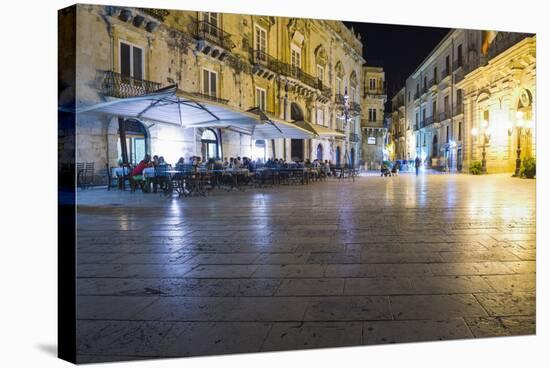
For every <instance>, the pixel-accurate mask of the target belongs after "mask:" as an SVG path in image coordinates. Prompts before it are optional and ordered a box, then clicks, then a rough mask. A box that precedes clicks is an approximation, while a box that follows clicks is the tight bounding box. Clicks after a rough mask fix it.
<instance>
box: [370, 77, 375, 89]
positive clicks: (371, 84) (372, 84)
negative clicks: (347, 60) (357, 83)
mask: <svg viewBox="0 0 550 368" xmlns="http://www.w3.org/2000/svg"><path fill="white" fill-rule="evenodd" d="M369 89H376V79H374V78H371V79H369Z"/></svg>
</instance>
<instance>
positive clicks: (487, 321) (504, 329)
mask: <svg viewBox="0 0 550 368" xmlns="http://www.w3.org/2000/svg"><path fill="white" fill-rule="evenodd" d="M465 320H466V323H467V324H468V326H470V329H471V331H472V332H473V334H474V336H475V337H497V336H519V335H534V334H535V333H536V321H535V317H534V316H517V317H467V318H465Z"/></svg>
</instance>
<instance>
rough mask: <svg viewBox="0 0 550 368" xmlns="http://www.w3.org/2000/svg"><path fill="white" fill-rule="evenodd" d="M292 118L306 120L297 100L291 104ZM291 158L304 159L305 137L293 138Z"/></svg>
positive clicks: (293, 119)
mask: <svg viewBox="0 0 550 368" xmlns="http://www.w3.org/2000/svg"><path fill="white" fill-rule="evenodd" d="M290 119H291V120H292V121H299V120H304V113H303V112H302V108H301V107H300V105H298V104H297V103H295V102H292V103H291V104H290ZM290 159H291V160H292V161H303V160H304V140H303V139H291V140H290Z"/></svg>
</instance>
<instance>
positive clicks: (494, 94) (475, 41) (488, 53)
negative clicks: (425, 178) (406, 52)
mask: <svg viewBox="0 0 550 368" xmlns="http://www.w3.org/2000/svg"><path fill="white" fill-rule="evenodd" d="M524 39H531V41H522V40H524ZM404 94H405V125H406V126H410V127H412V129H411V134H410V135H408V134H407V133H408V131H406V132H405V134H404V136H405V147H408V148H409V152H410V157H408V158H410V159H414V158H416V157H420V158H421V159H422V160H423V162H424V164H425V165H426V166H427V167H432V168H435V169H439V170H446V171H464V172H467V170H468V167H469V165H470V163H471V162H472V161H480V160H481V159H482V153H481V152H482V151H483V146H485V150H486V158H487V160H488V161H487V162H488V163H487V167H488V172H503V171H506V172H509V171H513V166H514V165H515V159H516V158H515V156H514V154H513V152H516V150H517V143H518V142H519V145H520V147H521V146H522V145H523V147H524V148H523V149H522V152H521V157H524V156H529V155H534V139H533V137H534V129H529V128H527V127H525V128H522V129H518V128H517V124H516V128H514V126H513V125H514V123H515V122H516V120H521V121H525V122H526V124H527V122H532V121H534V119H533V114H534V109H533V105H534V94H535V41H534V38H533V37H529V35H527V34H522V33H509V32H488V31H480V30H464V29H455V30H452V31H450V32H449V33H448V34H447V35H446V36H445V38H444V39H443V40H442V41H441V42H440V43H439V44H438V45H437V46H436V47H435V48H434V49H433V50H432V52H431V53H430V54H429V55H428V57H427V58H426V59H425V60H424V61H423V62H422V63H421V64H420V65H419V66H418V68H417V69H416V70H415V72H414V73H413V74H412V75H411V76H409V78H407V81H406V86H405V92H404ZM521 95H523V96H527V97H524V98H523V100H524V101H527V102H525V103H526V104H527V105H523V104H522V103H521V102H518V101H521V99H520V96H521ZM518 110H520V114H519V115H518V116H520V115H521V119H519V118H516V117H515V115H514V114H516V113H517V111H518ZM480 114H482V115H480ZM483 114H484V115H483ZM510 114H512V115H514V116H512V115H510ZM510 116H512V117H510ZM485 120H486V121H487V122H488V124H487V127H488V128H489V129H488V130H486V129H485V124H484V123H483V122H484V121H485ZM510 124H512V125H511V127H510V128H508V127H507V126H508V125H510ZM520 124H521V123H520ZM503 126H506V127H503ZM472 128H476V129H474V133H476V131H480V133H481V131H483V132H482V133H487V132H488V133H494V134H491V137H490V139H487V138H488V135H487V134H485V135H484V134H478V135H476V136H472V134H471V133H472ZM518 135H519V136H520V138H519V141H518V138H517V136H518ZM483 142H485V143H483ZM514 142H516V143H514ZM514 147H515V148H514ZM405 151H407V149H406V148H405Z"/></svg>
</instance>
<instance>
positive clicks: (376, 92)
mask: <svg viewBox="0 0 550 368" xmlns="http://www.w3.org/2000/svg"><path fill="white" fill-rule="evenodd" d="M365 94H366V95H371V96H385V95H386V94H387V91H386V88H385V87H377V88H367V89H366V90H365Z"/></svg>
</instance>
